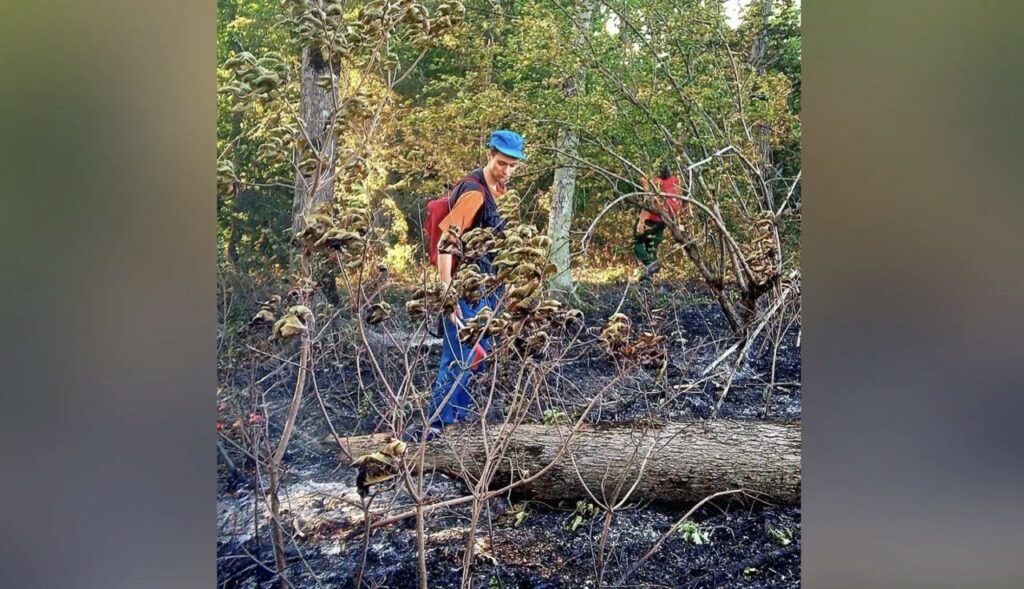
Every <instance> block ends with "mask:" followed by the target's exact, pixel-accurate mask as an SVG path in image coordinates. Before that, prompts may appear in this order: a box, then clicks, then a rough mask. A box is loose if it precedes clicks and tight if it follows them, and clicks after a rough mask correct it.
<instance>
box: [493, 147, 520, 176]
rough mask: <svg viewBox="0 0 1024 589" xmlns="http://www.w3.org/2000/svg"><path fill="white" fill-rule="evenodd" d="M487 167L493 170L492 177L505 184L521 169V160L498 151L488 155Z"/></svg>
mask: <svg viewBox="0 0 1024 589" xmlns="http://www.w3.org/2000/svg"><path fill="white" fill-rule="evenodd" d="M487 167H488V168H490V169H491V176H492V177H493V178H494V179H495V180H497V181H498V182H501V183H502V184H504V183H505V182H507V181H508V179H509V178H511V177H512V172H515V171H516V168H518V167H519V160H517V159H516V158H514V157H511V156H507V155H505V154H503V153H501V152H500V151H496V152H493V153H488V154H487Z"/></svg>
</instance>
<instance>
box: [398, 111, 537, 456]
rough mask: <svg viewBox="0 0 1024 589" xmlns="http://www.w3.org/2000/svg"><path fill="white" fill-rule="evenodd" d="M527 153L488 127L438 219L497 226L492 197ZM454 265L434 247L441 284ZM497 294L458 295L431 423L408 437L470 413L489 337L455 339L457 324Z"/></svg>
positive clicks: (511, 137) (487, 267)
mask: <svg viewBox="0 0 1024 589" xmlns="http://www.w3.org/2000/svg"><path fill="white" fill-rule="evenodd" d="M525 159H526V154H525V153H523V138H522V136H520V135H519V134H518V133H515V132H513V131H507V130H504V129H499V130H497V131H495V132H493V133H491V137H490V139H489V140H488V141H487V164H486V165H485V166H484V167H483V168H477V169H475V170H473V171H472V172H470V173H469V174H468V175H467V176H466V177H465V178H464V179H463V180H462V181H461V182H459V183H458V184H457V185H455V187H453V188H452V191H451V192H450V193H449V196H448V206H449V210H450V212H449V213H448V216H447V217H445V218H444V219H443V220H442V221H441V222H440V225H439V226H440V227H441V228H442V230H447V229H448V227H450V226H452V225H455V226H457V227H458V228H459V229H460V232H461V233H465V232H466V231H469V230H470V229H474V228H477V227H486V228H491V229H493V230H494V231H501V229H502V228H503V227H504V226H505V221H504V219H502V218H501V215H500V214H499V213H498V205H497V202H496V201H497V199H499V198H501V195H502V194H504V193H505V183H506V182H507V181H508V180H509V178H511V177H512V174H513V173H514V172H515V171H516V168H518V167H519V164H520V162H522V161H523V160H525ZM461 233H460V234H461ZM492 262H493V256H492V255H487V256H484V257H483V258H481V259H479V260H477V261H476V265H477V267H478V268H479V270H480V272H481V273H483V274H493V273H494V271H493V269H492V267H491V264H492ZM452 266H453V264H452V256H451V254H445V253H441V252H438V253H437V271H438V273H439V274H440V275H441V284H442V287H443V288H445V289H447V288H450V285H451V282H452ZM497 299H498V294H497V293H492V294H491V295H489V296H487V297H484V298H482V299H481V300H480V301H478V302H477V303H476V304H469V303H467V302H466V301H465V300H463V299H459V300H458V303H457V304H456V306H455V309H454V310H453V311H452V313H451V314H450V315H448V316H447V317H445V318H444V319H443V321H442V323H443V325H444V333H443V335H442V344H441V365H440V367H439V369H438V371H437V378H436V379H435V380H434V385H433V387H432V388H431V394H432V396H433V397H432V400H431V403H430V406H429V408H428V410H427V419H431V418H432V421H431V422H430V426H431V427H430V428H429V429H428V431H427V432H426V435H425V436H423V432H421V431H415V430H411V431H410V435H408V436H407V437H408V438H412V439H415V440H416V441H419V439H420V438H421V437H423V438H424V439H426V440H430V439H432V438H433V437H434V436H436V435H437V434H438V433H440V431H441V429H442V428H444V427H445V426H446V425H450V424H453V423H455V422H458V421H463V420H465V419H466V418H467V417H468V414H469V408H470V406H471V405H472V404H473V403H472V398H471V397H470V395H469V390H468V387H467V384H468V381H469V378H470V375H471V373H472V372H479V371H480V370H482V369H483V362H482V361H481V360H482V354H481V353H483V354H486V352H487V351H489V350H490V345H491V342H490V338H481V340H480V341H479V342H478V345H476V346H474V345H473V342H470V343H469V345H466V344H463V343H462V342H460V341H459V337H458V330H459V327H460V326H461V325H464V324H465V322H466V321H467V320H469V319H471V318H472V317H474V316H476V314H477V313H479V312H480V311H481V310H483V309H484V308H489V309H491V310H494V308H495V306H496V305H497Z"/></svg>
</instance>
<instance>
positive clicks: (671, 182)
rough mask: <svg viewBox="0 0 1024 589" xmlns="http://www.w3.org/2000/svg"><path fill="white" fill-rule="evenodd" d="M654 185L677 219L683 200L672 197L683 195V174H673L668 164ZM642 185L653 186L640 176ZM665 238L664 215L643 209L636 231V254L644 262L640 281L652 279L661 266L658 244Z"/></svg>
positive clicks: (664, 204)
mask: <svg viewBox="0 0 1024 589" xmlns="http://www.w3.org/2000/svg"><path fill="white" fill-rule="evenodd" d="M651 185H653V187H655V188H656V189H657V190H658V192H659V194H660V195H661V198H660V201H659V203H658V204H659V205H660V206H661V208H662V210H664V211H665V213H666V214H667V215H669V217H670V218H672V219H677V215H678V214H679V210H680V208H681V204H682V201H680V200H679V199H677V198H671V197H670V195H680V194H682V193H681V192H680V188H679V187H680V183H679V176H676V175H674V174H672V173H671V172H670V171H669V169H668V166H661V169H660V170H659V173H658V178H655V179H653V180H652V182H651ZM640 187H641V188H642V189H643V190H648V189H649V188H650V187H651V186H650V185H649V184H648V182H647V178H641V179H640ZM664 239H665V221H664V220H663V219H662V218H661V215H658V214H656V213H651V212H648V211H645V210H641V211H640V215H639V217H638V218H637V221H636V227H635V228H634V230H633V255H634V256H636V259H637V260H639V261H640V263H641V264H643V266H644V268H643V271H642V272H641V274H640V280H650V279H651V276H652V275H653V274H654V273H655V272H657V271H658V270H659V269H660V268H661V264H660V263H659V262H658V246H659V245H660V244H661V242H662V241H664Z"/></svg>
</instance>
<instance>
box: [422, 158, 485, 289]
mask: <svg viewBox="0 0 1024 589" xmlns="http://www.w3.org/2000/svg"><path fill="white" fill-rule="evenodd" d="M467 188H478V189H480V192H482V193H484V194H488V191H487V189H486V188H485V187H484V186H483V185H482V184H481V183H480V181H479V180H477V179H476V177H474V176H473V174H469V175H467V176H466V177H465V178H463V179H462V180H459V182H458V183H457V184H455V186H452V189H451V190H450V191H449V192H448V194H446V195H444V196H440V197H438V198H435V199H433V200H430V201H427V215H426V217H425V218H424V220H423V234H424V235H425V236H426V238H427V257H429V258H430V265H431V266H437V244H438V242H439V241H441V235H443V234H444V232H445V229H447V227H441V221H444V218H445V217H447V216H448V213H450V212H451V210H452V206H453V205H454V204H455V201H457V200H458V199H459V196H461V195H462V193H463V192H465V191H466V189H467ZM454 262H455V260H453V263H454ZM452 270H453V271H454V270H455V268H454V265H453V267H452Z"/></svg>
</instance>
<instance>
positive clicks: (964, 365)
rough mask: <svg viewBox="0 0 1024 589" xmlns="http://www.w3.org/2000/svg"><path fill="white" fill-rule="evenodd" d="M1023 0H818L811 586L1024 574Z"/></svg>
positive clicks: (811, 216) (960, 581)
mask: <svg viewBox="0 0 1024 589" xmlns="http://www.w3.org/2000/svg"><path fill="white" fill-rule="evenodd" d="M1022 12H1024V7H1022V6H1021V4H1020V3H1012V2H952V1H944V0H939V1H932V2H922V1H910V2H874V1H866V2H856V3H839V2H806V3H804V6H803V15H802V16H803V32H804V45H803V47H804V50H805V54H804V56H803V80H802V83H803V86H804V88H803V105H804V110H803V114H804V121H803V123H804V124H803V129H804V143H803V159H804V164H805V166H806V168H805V173H804V177H803V178H804V180H803V181H804V186H803V190H804V201H805V202H804V205H805V206H804V232H803V243H802V246H803V247H802V252H801V253H802V255H803V261H804V272H803V276H804V289H803V296H804V307H803V310H804V317H803V319H804V323H803V325H804V339H803V359H804V364H803V366H804V369H803V376H804V383H803V384H804V387H803V408H804V422H803V432H804V454H803V459H804V460H803V464H804V487H803V491H804V492H803V516H804V528H803V572H804V575H803V581H804V583H806V585H807V586H808V587H851V588H852V587H978V588H982V587H1009V586H1018V585H1019V583H1020V579H1021V578H1024V565H1022V561H1021V558H1020V555H1021V554H1024V532H1022V531H1021V530H1022V529H1024V527H1022V525H1021V524H1022V523H1024V508H1022V507H1021V506H1022V502H1021V500H1022V499H1024V485H1022V483H1024V468H1022V466H1024V459H1022V456H1024V453H1022V452H1021V449H1022V447H1024V444H1022V442H1024V428H1022V427H1021V423H1022V421H1021V417H1020V416H1021V415H1022V411H1024V400H1022V397H1021V390H1022V389H1021V386H1020V366H1021V360H1022V358H1024V345H1022V344H1024V337H1022V333H1024V320H1022V317H1024V314H1022V313H1021V310H1020V304H1021V300H1022V299H1021V292H1024V289H1022V287H1024V272H1022V270H1024V263H1022V260H1021V257H1020V249H1021V248H1020V247H1019V245H1020V243H1021V239H1020V235H1021V227H1022V221H1024V215H1022V212H1024V200H1022V199H1021V186H1022V183H1021V177H1020V176H1021V174H1022V166H1021V165H1020V149H1019V148H1017V149H1015V148H1014V147H1015V145H1014V144H1016V143H1019V141H1020V137H1021V134H1020V123H1019V116H1020V115H1019V114H1018V112H1019V105H1020V103H1021V100H1020V97H1021V91H1022V89H1024V77H1022V72H1024V68H1022V67H1021V66H1022V65H1024V64H1022V58H1024V47H1022V43H1021V39H1022V36H1021V35H1020V33H1019V26H1018V24H1017V23H1020V22H1021V16H1022ZM1015 246H1017V247H1015Z"/></svg>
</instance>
